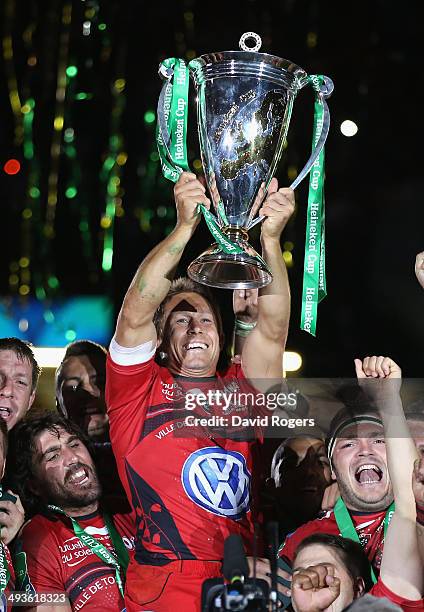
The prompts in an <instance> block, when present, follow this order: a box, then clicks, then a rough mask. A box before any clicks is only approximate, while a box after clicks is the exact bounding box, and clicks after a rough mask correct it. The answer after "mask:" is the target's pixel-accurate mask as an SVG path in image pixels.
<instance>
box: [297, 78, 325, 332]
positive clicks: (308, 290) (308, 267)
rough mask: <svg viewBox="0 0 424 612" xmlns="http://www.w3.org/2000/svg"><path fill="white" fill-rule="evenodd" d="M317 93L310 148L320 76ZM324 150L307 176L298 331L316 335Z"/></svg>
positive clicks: (321, 288) (318, 116)
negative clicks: (306, 208) (300, 309)
mask: <svg viewBox="0 0 424 612" xmlns="http://www.w3.org/2000/svg"><path fill="white" fill-rule="evenodd" d="M308 78H309V81H310V83H311V85H312V87H313V88H314V90H315V92H316V94H317V95H316V97H315V108H314V128H313V135H312V148H314V147H315V145H316V143H317V142H318V139H319V137H320V135H321V130H322V126H323V113H324V107H323V103H322V100H321V99H320V97H319V96H318V94H319V92H320V87H321V85H322V83H323V81H324V79H323V77H322V76H320V75H310V76H309V77H308ZM324 179H325V175H324V147H323V148H322V150H321V153H320V154H319V155H318V157H317V159H316V160H315V162H314V164H313V166H312V168H311V171H310V174H309V194H308V210H307V220H306V239H305V259H304V264H303V290H302V312H301V320H300V327H301V329H303V330H304V331H306V332H308V333H310V334H312V335H313V336H315V335H316V325H317V314H318V304H319V302H321V300H323V299H324V298H325V296H326V295H327V284H326V278H325V209H324V203H325V202H324Z"/></svg>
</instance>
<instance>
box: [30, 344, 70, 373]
mask: <svg viewBox="0 0 424 612" xmlns="http://www.w3.org/2000/svg"><path fill="white" fill-rule="evenodd" d="M32 350H33V352H34V356H35V359H36V361H37V363H38V365H39V366H41V367H42V368H57V366H58V365H59V364H60V363H61V361H62V359H63V357H64V355H65V351H66V349H65V347H49V346H34V347H33V348H32Z"/></svg>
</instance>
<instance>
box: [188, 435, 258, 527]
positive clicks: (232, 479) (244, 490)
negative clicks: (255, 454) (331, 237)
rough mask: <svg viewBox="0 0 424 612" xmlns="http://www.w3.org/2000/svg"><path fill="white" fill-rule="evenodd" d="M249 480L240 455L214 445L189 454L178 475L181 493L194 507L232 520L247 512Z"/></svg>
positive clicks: (248, 473) (247, 471) (243, 460)
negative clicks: (185, 494) (196, 506)
mask: <svg viewBox="0 0 424 612" xmlns="http://www.w3.org/2000/svg"><path fill="white" fill-rule="evenodd" d="M250 479H251V475H250V472H249V470H248V469H247V466H246V460H245V458H244V456H243V455H242V454H241V453H238V452H236V451H225V450H223V449H221V448H219V447H215V446H213V447H210V448H201V449H200V450H197V451H195V452H194V453H192V454H191V455H190V457H189V458H188V459H187V460H186V462H185V463H184V466H183V470H182V474H181V480H182V484H183V487H184V490H185V492H186V493H187V495H188V497H189V498H190V499H191V500H192V501H193V502H194V503H195V504H197V505H198V506H200V507H201V508H204V509H205V510H207V511H208V512H212V513H213V514H217V515H218V516H222V517H226V518H230V519H234V520H238V519H240V518H242V517H243V516H244V515H245V514H246V512H248V511H249V503H250Z"/></svg>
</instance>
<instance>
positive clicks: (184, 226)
mask: <svg viewBox="0 0 424 612" xmlns="http://www.w3.org/2000/svg"><path fill="white" fill-rule="evenodd" d="M196 227H197V223H194V224H189V223H185V222H184V221H177V224H176V225H175V227H174V229H173V230H172V232H171V233H172V235H174V236H176V237H178V239H179V240H182V241H185V242H186V243H187V242H188V241H189V240H190V238H191V237H192V236H193V234H194V232H195V229H196Z"/></svg>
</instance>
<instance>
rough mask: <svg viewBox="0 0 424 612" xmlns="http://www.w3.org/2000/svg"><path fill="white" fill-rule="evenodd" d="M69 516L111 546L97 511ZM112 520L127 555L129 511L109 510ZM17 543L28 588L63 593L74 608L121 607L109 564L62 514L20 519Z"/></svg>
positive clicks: (130, 541) (131, 549)
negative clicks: (21, 525)
mask: <svg viewBox="0 0 424 612" xmlns="http://www.w3.org/2000/svg"><path fill="white" fill-rule="evenodd" d="M75 518H76V519H77V521H78V523H79V525H80V526H81V527H83V528H84V529H85V531H87V533H89V534H90V535H92V536H93V537H94V538H96V540H98V541H99V542H101V543H102V544H103V545H104V546H106V547H107V548H108V549H109V550H112V551H113V546H112V542H111V539H110V536H109V533H108V531H107V527H106V525H105V522H104V520H103V518H102V516H101V514H100V513H99V512H95V513H93V514H90V515H86V516H84V517H75ZM113 522H114V525H115V528H116V530H117V531H118V533H119V535H120V536H121V537H122V540H123V542H124V544H125V546H126V548H127V549H128V551H129V554H130V557H131V554H133V552H134V535H133V530H134V527H133V522H132V520H131V518H130V517H129V515H125V514H121V515H120V514H115V515H114V516H113ZM21 546H22V549H23V551H24V552H25V553H26V561H27V568H28V578H29V581H30V585H29V587H30V590H31V591H32V592H34V591H35V592H37V593H66V595H67V597H68V598H69V601H70V603H71V607H72V610H75V611H77V610H82V609H84V610H102V611H103V610H104V611H105V612H106V611H110V612H112V611H113V612H116V611H119V610H124V608H125V605H124V600H123V598H122V597H121V594H120V592H119V589H118V585H117V584H116V579H115V568H114V567H112V566H110V565H107V564H106V563H105V562H104V561H102V560H101V559H100V558H99V557H98V556H97V555H96V554H95V553H93V552H92V550H90V549H89V548H88V547H87V546H86V545H85V544H83V543H82V542H81V541H80V539H79V538H78V537H77V536H76V535H75V534H74V530H73V528H72V523H71V521H70V520H69V519H68V518H67V517H66V516H63V515H59V514H55V515H54V517H53V518H48V517H47V516H43V515H41V514H37V515H36V516H34V518H32V519H31V520H30V521H29V522H28V523H27V524H26V525H25V527H24V529H23V531H22V534H21ZM31 586H32V588H31ZM27 588H28V587H27Z"/></svg>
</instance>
